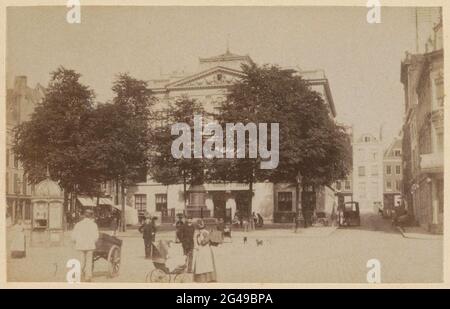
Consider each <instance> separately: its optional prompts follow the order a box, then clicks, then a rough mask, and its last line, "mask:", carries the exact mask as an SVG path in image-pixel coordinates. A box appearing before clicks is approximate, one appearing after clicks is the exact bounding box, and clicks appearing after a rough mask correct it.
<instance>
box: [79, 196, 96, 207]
mask: <svg viewBox="0 0 450 309" xmlns="http://www.w3.org/2000/svg"><path fill="white" fill-rule="evenodd" d="M77 200H78V202H80V204H81V206H83V207H96V206H97V203H96V202H95V201H94V200H93V199H92V198H90V197H77Z"/></svg>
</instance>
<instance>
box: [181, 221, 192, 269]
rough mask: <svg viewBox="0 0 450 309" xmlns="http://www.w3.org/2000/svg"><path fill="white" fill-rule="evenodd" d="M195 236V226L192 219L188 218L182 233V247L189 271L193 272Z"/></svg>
mask: <svg viewBox="0 0 450 309" xmlns="http://www.w3.org/2000/svg"><path fill="white" fill-rule="evenodd" d="M194 234H195V226H194V224H193V222H192V218H191V217H188V218H187V219H186V223H185V224H184V225H183V227H182V229H181V232H180V241H181V246H182V247H183V254H184V255H185V256H186V258H187V262H188V263H187V264H188V269H187V271H188V272H189V273H190V272H192V262H193V261H192V260H193V251H194Z"/></svg>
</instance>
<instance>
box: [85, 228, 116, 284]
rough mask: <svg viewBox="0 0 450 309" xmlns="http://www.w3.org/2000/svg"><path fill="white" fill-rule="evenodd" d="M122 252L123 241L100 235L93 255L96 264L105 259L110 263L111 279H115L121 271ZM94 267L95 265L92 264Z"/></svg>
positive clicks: (103, 234)
mask: <svg viewBox="0 0 450 309" xmlns="http://www.w3.org/2000/svg"><path fill="white" fill-rule="evenodd" d="M121 251H122V240H120V239H118V238H117V237H114V236H111V235H108V234H105V233H100V235H99V238H98V240H97V242H96V244H95V251H94V254H93V259H94V262H95V261H97V260H99V259H105V260H106V261H107V262H108V272H109V276H110V277H115V276H117V275H118V274H119V270H120V256H121ZM92 267H94V263H92Z"/></svg>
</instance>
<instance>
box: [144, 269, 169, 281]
mask: <svg viewBox="0 0 450 309" xmlns="http://www.w3.org/2000/svg"><path fill="white" fill-rule="evenodd" d="M145 281H146V282H160V283H169V282H170V275H169V274H167V273H165V272H164V271H163V270H161V269H158V268H156V269H153V270H152V271H151V272H150V273H148V274H147V277H146V278H145Z"/></svg>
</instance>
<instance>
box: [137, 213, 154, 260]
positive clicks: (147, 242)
mask: <svg viewBox="0 0 450 309" xmlns="http://www.w3.org/2000/svg"><path fill="white" fill-rule="evenodd" d="M139 232H140V233H142V238H143V239H144V249H145V258H146V259H151V258H152V242H153V241H154V231H153V224H152V220H151V219H150V217H146V218H145V221H144V224H143V225H141V226H140V227H139Z"/></svg>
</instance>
